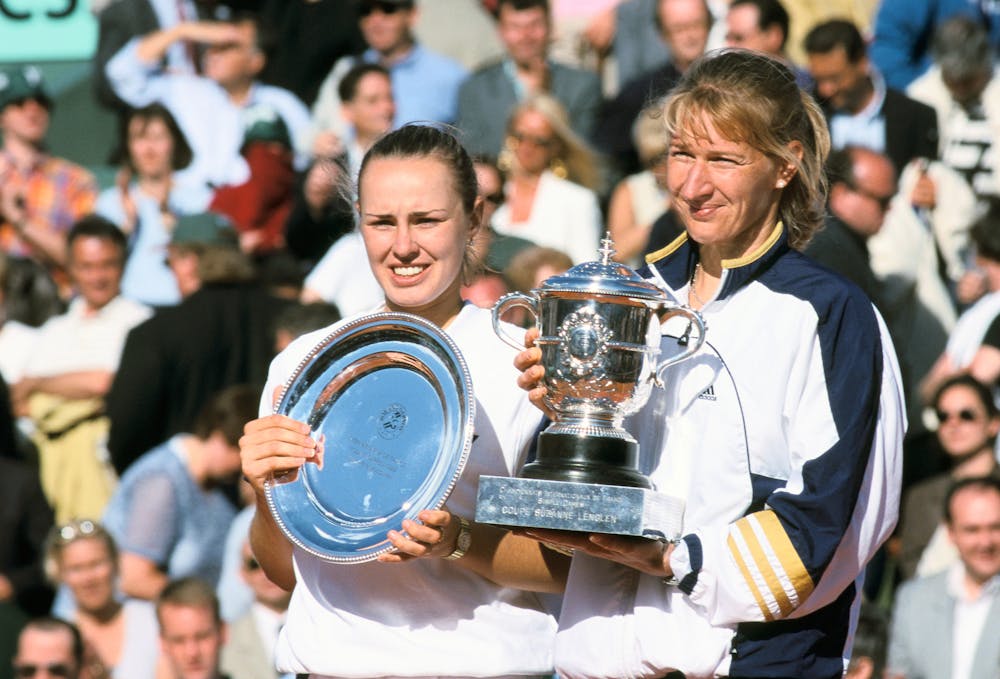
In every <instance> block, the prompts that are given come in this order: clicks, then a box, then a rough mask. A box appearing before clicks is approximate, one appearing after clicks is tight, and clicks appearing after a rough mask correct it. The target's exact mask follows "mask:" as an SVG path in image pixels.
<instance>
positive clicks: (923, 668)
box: [886, 477, 1000, 679]
mask: <svg viewBox="0 0 1000 679" xmlns="http://www.w3.org/2000/svg"><path fill="white" fill-rule="evenodd" d="M944 520H945V524H946V525H947V531H948V537H949V539H950V540H951V542H952V543H953V544H954V545H955V549H956V550H957V551H958V556H959V563H956V564H955V565H954V566H952V567H951V568H950V569H948V570H946V571H945V572H943V573H940V574H938V575H934V576H931V577H928V578H921V579H919V580H912V581H910V582H907V583H904V584H903V586H902V587H901V588H900V589H899V590H898V591H897V593H896V603H895V606H894V609H893V616H892V631H891V634H890V639H889V667H888V669H887V670H886V676H887V677H889V678H890V679H900V678H903V677H905V679H931V678H934V679H937V678H938V677H956V678H957V677H967V678H968V679H993V678H994V677H996V676H997V667H1000V634H997V630H1000V578H998V576H1000V479H997V478H996V477H992V478H983V477H979V478H968V479H963V480H961V481H958V482H957V483H956V484H955V485H954V486H952V487H951V489H950V490H949V491H948V494H947V496H946V497H945V500H944Z"/></svg>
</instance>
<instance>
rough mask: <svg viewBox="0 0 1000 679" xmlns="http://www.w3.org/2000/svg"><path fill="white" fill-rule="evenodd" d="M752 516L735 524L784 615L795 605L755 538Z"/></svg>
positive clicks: (782, 615) (793, 608)
mask: <svg viewBox="0 0 1000 679" xmlns="http://www.w3.org/2000/svg"><path fill="white" fill-rule="evenodd" d="M753 516H754V515H753V514H751V515H750V517H745V518H742V519H740V520H739V521H737V522H736V526H737V528H739V531H740V535H742V536H743V542H745V543H746V546H747V549H749V550H750V556H752V557H753V562H754V564H755V565H756V566H757V570H758V571H759V572H760V574H761V575H762V576H763V577H764V582H766V583H767V587H768V589H770V590H771V596H773V597H774V600H775V601H776V602H777V604H778V610H780V611H781V617H785V616H786V615H788V614H789V613H791V612H792V611H793V610H795V606H793V605H792V602H791V601H790V600H789V599H788V594H787V593H785V588H784V586H783V585H782V584H781V578H779V577H778V574H777V573H775V572H774V568H773V567H772V566H771V562H770V561H768V559H767V553H765V551H764V548H763V547H762V546H761V544H760V541H759V540H758V539H757V534H756V533H754V531H753V527H752V526H751V525H750V521H751V520H752V519H751V517H753Z"/></svg>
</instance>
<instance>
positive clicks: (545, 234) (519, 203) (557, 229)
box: [493, 94, 603, 264]
mask: <svg viewBox="0 0 1000 679" xmlns="http://www.w3.org/2000/svg"><path fill="white" fill-rule="evenodd" d="M500 165H501V167H503V168H504V169H506V170H507V184H506V186H505V187H504V192H505V193H506V196H507V198H506V202H504V204H503V205H501V206H500V207H499V208H497V211H496V214H494V215H493V228H494V229H496V231H497V233H499V234H502V235H510V236H518V237H520V238H526V239H527V240H530V241H532V242H533V243H535V244H536V245H541V246H543V247H550V248H555V249H557V250H562V251H563V252H565V253H566V254H567V255H569V256H570V257H571V258H572V259H573V261H574V262H575V263H577V264H579V263H580V262H586V261H590V260H592V259H594V257H595V253H596V250H597V243H598V239H599V238H600V236H601V232H602V223H603V222H602V219H601V210H600V207H599V206H598V203H597V195H596V194H595V193H594V191H595V190H596V189H597V187H598V186H599V185H600V173H599V171H598V167H597V162H596V158H595V156H594V154H593V153H592V152H591V150H590V149H589V148H588V147H587V145H586V144H585V143H584V141H583V140H582V139H580V137H578V136H577V135H576V134H575V133H574V132H573V130H572V129H570V125H569V117H568V116H567V114H566V110H565V109H564V108H563V106H562V104H560V103H559V101H558V100H556V99H555V98H554V97H552V96H549V95H547V94H535V95H532V96H530V97H528V98H526V99H525V100H524V101H522V102H521V103H520V104H519V105H518V106H517V108H515V109H514V112H513V113H512V114H511V116H510V120H509V122H508V123H507V139H506V141H505V142H504V149H503V151H502V152H501V154H500Z"/></svg>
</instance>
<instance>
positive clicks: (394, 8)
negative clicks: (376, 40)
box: [358, 2, 409, 17]
mask: <svg viewBox="0 0 1000 679" xmlns="http://www.w3.org/2000/svg"><path fill="white" fill-rule="evenodd" d="M403 9H409V7H408V6H407V5H406V4H397V3H394V2H363V3H361V6H360V7H358V14H360V15H361V16H362V17H366V16H371V15H372V14H374V13H375V10H378V11H379V12H381V13H382V14H395V13H396V12H398V11H400V10H403Z"/></svg>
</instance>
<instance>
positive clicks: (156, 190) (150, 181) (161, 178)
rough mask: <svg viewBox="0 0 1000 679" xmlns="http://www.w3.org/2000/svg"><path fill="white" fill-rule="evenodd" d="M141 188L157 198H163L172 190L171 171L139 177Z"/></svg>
mask: <svg viewBox="0 0 1000 679" xmlns="http://www.w3.org/2000/svg"><path fill="white" fill-rule="evenodd" d="M137 183H138V184H139V189H140V190H141V191H142V192H143V193H145V194H148V195H150V196H153V197H154V198H156V199H157V200H162V199H163V198H164V197H165V195H166V194H167V193H169V191H170V173H169V172H166V173H164V174H157V175H146V176H144V177H139V180H138V182H137Z"/></svg>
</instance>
